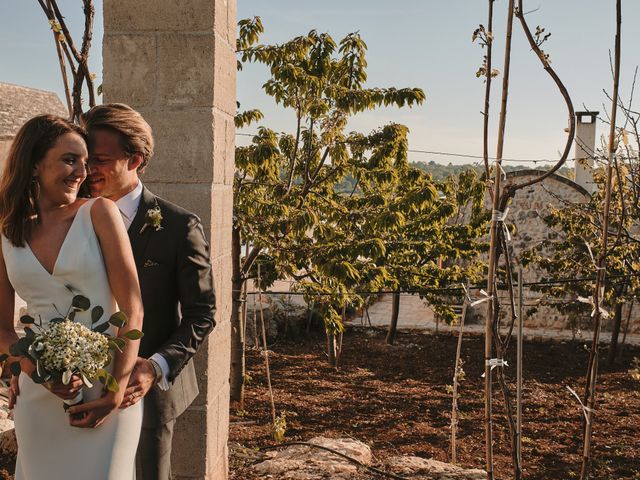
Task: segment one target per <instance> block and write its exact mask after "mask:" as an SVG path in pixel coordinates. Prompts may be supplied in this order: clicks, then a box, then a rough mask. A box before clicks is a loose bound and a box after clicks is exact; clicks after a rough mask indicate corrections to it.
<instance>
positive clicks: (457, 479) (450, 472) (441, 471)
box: [385, 456, 487, 480]
mask: <svg viewBox="0 0 640 480" xmlns="http://www.w3.org/2000/svg"><path fill="white" fill-rule="evenodd" d="M385 464H386V466H387V470H388V471H390V472H393V473H395V474H396V475H404V476H407V475H408V478H411V479H415V480H418V479H424V480H484V479H485V478H486V477H487V473H486V472H485V471H484V470H479V469H466V468H461V467H457V466H456V465H452V464H450V463H444V462H439V461H438V460H433V459H431V458H421V457H414V456H398V457H391V458H389V459H387V460H386V461H385Z"/></svg>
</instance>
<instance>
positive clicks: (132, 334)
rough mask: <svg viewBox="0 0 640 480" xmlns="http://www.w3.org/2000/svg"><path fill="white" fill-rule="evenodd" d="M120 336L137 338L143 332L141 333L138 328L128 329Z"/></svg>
mask: <svg viewBox="0 0 640 480" xmlns="http://www.w3.org/2000/svg"><path fill="white" fill-rule="evenodd" d="M122 336H123V337H125V338H128V339H129V340H139V339H141V338H142V337H143V336H144V333H142V332H141V331H140V330H129V331H128V332H126V333H125V334H124V335H122Z"/></svg>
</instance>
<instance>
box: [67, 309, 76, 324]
mask: <svg viewBox="0 0 640 480" xmlns="http://www.w3.org/2000/svg"><path fill="white" fill-rule="evenodd" d="M67 319H68V320H71V321H72V322H73V321H74V320H75V319H76V311H75V310H71V311H70V312H69V315H67Z"/></svg>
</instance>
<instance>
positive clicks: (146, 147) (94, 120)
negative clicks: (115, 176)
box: [81, 103, 154, 173]
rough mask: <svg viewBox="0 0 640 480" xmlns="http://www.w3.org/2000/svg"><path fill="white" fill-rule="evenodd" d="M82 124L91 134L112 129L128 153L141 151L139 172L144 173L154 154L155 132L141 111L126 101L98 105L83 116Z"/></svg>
mask: <svg viewBox="0 0 640 480" xmlns="http://www.w3.org/2000/svg"><path fill="white" fill-rule="evenodd" d="M81 124H82V126H83V127H84V128H86V129H87V131H88V132H89V134H90V133H91V132H92V131H95V130H110V131H112V132H116V133H118V134H119V136H120V146H121V147H122V149H123V150H124V151H125V153H127V154H128V155H134V154H136V153H139V154H141V155H142V163H141V164H140V166H138V172H139V173H143V172H144V169H145V167H146V166H147V164H148V163H149V160H150V159H151V157H152V156H153V146H154V142H153V133H152V131H151V127H150V126H149V124H148V123H147V122H146V120H145V119H144V118H142V115H140V113H138V112H136V111H135V110H134V109H133V108H131V107H130V106H129V105H125V104H124V103H106V104H104V105H97V106H95V107H93V108H92V109H91V110H89V111H88V112H85V113H84V114H83V115H82V118H81Z"/></svg>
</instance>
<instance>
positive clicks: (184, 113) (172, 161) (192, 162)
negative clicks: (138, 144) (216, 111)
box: [144, 110, 214, 183]
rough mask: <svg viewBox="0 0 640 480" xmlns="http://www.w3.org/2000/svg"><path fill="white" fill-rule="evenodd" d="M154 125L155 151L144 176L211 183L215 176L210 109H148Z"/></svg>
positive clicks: (147, 113) (168, 181) (149, 119)
mask: <svg viewBox="0 0 640 480" xmlns="http://www.w3.org/2000/svg"><path fill="white" fill-rule="evenodd" d="M144 117H145V119H146V120H147V121H148V122H149V124H150V125H151V127H152V128H153V136H154V138H155V141H156V146H155V154H154V156H153V158H152V159H151V162H149V166H148V167H147V169H146V171H145V180H146V181H149V182H167V183H210V182H211V181H212V179H213V168H212V163H213V145H214V132H213V115H212V112H211V110H209V111H207V110H178V111H166V110H161V111H157V112H151V111H149V112H145V113H144Z"/></svg>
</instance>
